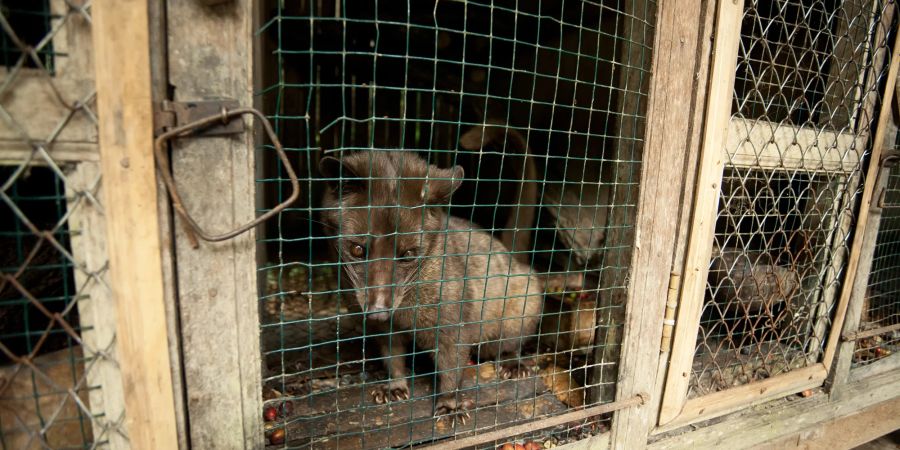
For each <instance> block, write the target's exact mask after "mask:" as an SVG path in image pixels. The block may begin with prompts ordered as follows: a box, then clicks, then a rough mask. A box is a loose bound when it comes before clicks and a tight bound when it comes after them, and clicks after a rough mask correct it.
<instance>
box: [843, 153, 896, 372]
mask: <svg viewBox="0 0 900 450" xmlns="http://www.w3.org/2000/svg"><path fill="white" fill-rule="evenodd" d="M885 150H889V149H885ZM890 150H893V151H894V152H896V151H898V150H900V136H898V139H897V142H895V145H894V148H893V149H890ZM879 195H880V194H879ZM883 195H884V197H882V198H883V203H882V205H883V206H882V208H881V217H880V218H879V219H878V233H877V234H876V236H877V237H876V238H875V253H874V256H873V258H872V268H871V269H870V271H869V279H868V283H867V288H866V292H865V300H864V301H863V309H862V315H861V316H860V321H859V328H858V330H859V331H860V332H866V331H869V330H875V329H879V328H882V327H890V326H892V325H897V324H898V323H900V167H898V166H894V167H891V168H890V169H889V172H888V178H887V185H886V186H885V190H884V194H883ZM877 200H878V199H876V201H877ZM897 351H900V330H890V331H885V332H883V333H879V334H877V335H875V336H871V337H866V338H862V339H859V340H857V341H856V348H855V349H854V351H853V362H852V364H853V367H862V366H866V365H869V364H872V363H874V362H877V361H881V360H883V359H885V358H887V357H889V356H891V355H893V354H894V353H896V352H897ZM895 358H896V356H895Z"/></svg>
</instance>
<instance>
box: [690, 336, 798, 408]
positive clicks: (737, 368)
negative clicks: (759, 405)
mask: <svg viewBox="0 0 900 450" xmlns="http://www.w3.org/2000/svg"><path fill="white" fill-rule="evenodd" d="M716 347H717V346H715V345H714V346H712V348H716ZM810 364H811V362H810V360H809V357H808V355H807V354H806V353H804V352H802V351H801V350H799V349H797V348H794V347H792V346H789V345H785V344H782V343H778V342H768V343H764V344H761V345H755V346H752V347H751V346H747V347H743V348H741V349H725V348H723V349H721V350H718V351H716V352H709V351H706V352H699V353H698V354H697V355H695V356H694V364H693V369H692V371H693V374H692V376H691V381H690V390H689V393H688V397H689V398H696V397H700V396H703V395H706V394H711V393H713V392H719V391H723V390H726V389H729V388H732V387H736V386H742V385H745V384H749V383H753V382H756V381H761V380H764V379H767V378H771V377H774V376H778V375H781V374H784V373H787V372H790V371H791V370H796V369H800V368H803V367H806V366H808V365H810Z"/></svg>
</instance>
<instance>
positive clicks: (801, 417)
mask: <svg viewBox="0 0 900 450" xmlns="http://www.w3.org/2000/svg"><path fill="white" fill-rule="evenodd" d="M841 389H843V390H844V391H845V394H844V395H842V400H840V401H832V400H831V399H830V398H829V397H828V396H827V395H823V394H822V393H821V391H817V392H816V393H815V394H814V395H813V396H812V397H809V398H797V399H795V400H793V401H790V402H784V401H782V402H779V404H776V405H773V404H763V405H760V406H758V407H754V408H748V409H746V410H745V411H743V412H741V413H736V414H733V415H732V416H730V417H726V418H724V420H721V421H718V422H716V423H715V424H712V425H708V426H705V427H700V428H696V429H694V428H693V427H692V428H685V431H684V432H681V431H682V430H678V431H673V432H671V433H669V434H670V435H668V436H665V435H664V436H660V438H661V439H658V440H656V441H655V442H653V443H651V444H650V445H649V448H650V449H654V450H658V449H683V448H691V449H698V450H699V449H720V448H729V449H731V448H734V449H738V448H754V447H755V446H758V445H760V444H763V443H765V442H768V441H772V440H774V439H778V438H781V437H784V436H789V435H792V434H795V433H796V432H797V431H798V430H802V429H804V428H806V427H808V426H810V425H813V424H817V423H823V422H826V421H831V420H834V419H836V418H840V417H846V416H849V415H851V414H854V413H857V412H859V411H862V410H864V409H866V408H870V407H872V406H873V405H877V404H879V403H881V402H884V401H885V400H887V399H896V398H898V397H900V372H894V373H886V374H884V375H881V376H878V377H875V378H870V379H868V380H865V381H862V382H859V383H853V384H848V385H844V386H842V387H841Z"/></svg>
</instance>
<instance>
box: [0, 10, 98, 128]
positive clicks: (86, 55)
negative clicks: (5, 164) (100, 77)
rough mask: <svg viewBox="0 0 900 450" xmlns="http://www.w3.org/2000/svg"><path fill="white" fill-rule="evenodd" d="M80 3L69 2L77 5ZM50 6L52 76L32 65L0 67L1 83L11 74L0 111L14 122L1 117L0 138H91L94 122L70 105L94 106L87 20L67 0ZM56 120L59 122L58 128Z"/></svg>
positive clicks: (91, 61) (7, 79) (3, 94)
mask: <svg viewBox="0 0 900 450" xmlns="http://www.w3.org/2000/svg"><path fill="white" fill-rule="evenodd" d="M85 2H86V0H74V1H72V2H71V3H72V4H73V5H75V6H80V5H81V4H84V3H85ZM49 8H50V16H49V21H50V24H49V25H50V30H51V35H50V36H49V43H48V45H52V50H53V54H54V55H56V56H55V57H54V58H53V66H52V70H53V74H52V75H50V74H48V73H47V72H46V71H44V70H41V69H36V68H20V69H12V70H10V69H9V68H6V67H4V68H0V80H3V81H4V82H6V81H10V77H12V79H11V84H10V85H9V86H8V87H7V88H6V90H5V91H3V93H2V96H3V110H4V111H5V112H6V113H8V114H9V117H11V118H12V121H13V122H14V123H9V122H8V121H7V120H0V139H2V140H17V139H18V140H22V139H23V138H25V140H29V139H37V140H43V141H51V140H53V139H52V138H53V137H54V136H55V137H56V138H57V139H59V140H66V141H74V142H96V141H97V126H96V123H95V122H94V121H93V120H92V119H91V117H90V116H88V115H87V114H85V113H83V112H75V113H73V111H72V110H71V109H70V107H71V106H74V105H75V104H76V103H78V102H83V103H87V104H89V105H92V104H93V102H92V101H91V98H92V97H93V94H94V90H95V88H94V67H93V60H92V56H91V53H92V52H93V50H92V45H91V23H90V21H89V20H88V19H87V18H86V17H84V16H83V15H81V14H79V13H78V12H76V11H75V10H73V9H72V8H70V7H69V5H68V2H66V0H50V2H49ZM89 11H90V10H89ZM44 49H45V50H46V47H45V48H44ZM57 93H59V96H60V97H61V98H60V97H57ZM36 105H39V107H36ZM90 107H91V108H93V106H90ZM61 123H62V124H64V126H62V127H60V124H61Z"/></svg>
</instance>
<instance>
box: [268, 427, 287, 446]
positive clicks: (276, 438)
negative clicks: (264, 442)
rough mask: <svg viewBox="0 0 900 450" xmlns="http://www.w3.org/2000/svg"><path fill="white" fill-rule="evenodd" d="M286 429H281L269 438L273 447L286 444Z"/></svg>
mask: <svg viewBox="0 0 900 450" xmlns="http://www.w3.org/2000/svg"><path fill="white" fill-rule="evenodd" d="M284 436H285V434H284V428H279V429H277V430H275V431H273V432H272V435H271V436H269V443H270V444H272V445H278V444H283V443H284Z"/></svg>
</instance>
